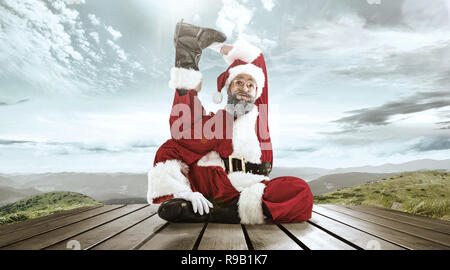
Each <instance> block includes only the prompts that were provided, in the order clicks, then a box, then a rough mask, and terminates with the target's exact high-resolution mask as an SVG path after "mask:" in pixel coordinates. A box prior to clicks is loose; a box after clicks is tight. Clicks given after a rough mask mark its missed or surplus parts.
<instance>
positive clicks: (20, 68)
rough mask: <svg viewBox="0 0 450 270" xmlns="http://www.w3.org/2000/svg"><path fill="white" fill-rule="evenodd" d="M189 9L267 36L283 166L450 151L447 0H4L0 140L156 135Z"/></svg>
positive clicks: (213, 73)
mask: <svg viewBox="0 0 450 270" xmlns="http://www.w3.org/2000/svg"><path fill="white" fill-rule="evenodd" d="M181 18H184V19H185V21H187V22H190V23H194V24H198V25H202V26H207V27H213V28H217V29H220V30H221V31H223V32H224V33H225V34H226V35H227V36H228V41H227V42H229V43H232V42H233V41H235V40H236V38H237V37H238V36H242V37H244V38H246V39H247V40H248V41H250V42H252V43H254V44H256V45H257V46H259V47H261V48H262V50H263V53H264V55H265V57H266V61H267V66H268V76H269V78H268V80H269V109H270V115H269V121H270V125H269V127H270V130H271V135H272V140H273V143H274V150H275V165H276V166H301V167H306V166H312V167H323V168H336V167H350V166H360V165H377V164H383V163H388V162H391V163H399V162H405V161H409V160H414V159H422V158H434V159H445V158H449V157H450V61H449V60H450V19H449V18H450V0H430V1H422V0H396V1H388V0H341V1H335V0H308V1H306V0H303V1H299V0H222V1H220V0H216V1H211V0H208V1H206V0H185V1H178V0H166V1H159V0H158V1H157V0H126V1H125V0H82V1H81V0H66V1H62V0H55V1H50V0H48V1H44V0H0V142H1V141H2V140H3V142H5V141H7V140H9V141H11V140H16V141H20V140H23V141H29V142H43V141H44V142H53V143H72V144H73V143H79V144H84V145H88V147H87V148H89V147H94V148H95V147H97V148H99V149H100V148H101V149H108V150H114V151H116V150H117V149H119V150H117V151H121V150H120V149H122V150H123V151H128V150H127V148H126V146H129V145H134V146H136V145H142V144H144V145H152V146H157V145H160V144H161V143H162V142H164V140H165V139H167V138H168V135H169V133H168V121H167V120H168V114H169V112H170V106H171V104H172V98H173V91H172V90H170V89H168V80H169V70H170V68H171V66H172V65H173V62H174V49H173V30H174V27H175V24H176V22H177V21H179V20H180V19H181ZM226 67H227V66H226V64H225V62H224V61H223V59H222V58H221V57H220V55H218V54H216V53H214V52H213V51H206V52H205V53H204V54H203V56H202V60H201V62H200V69H201V71H203V74H204V86H203V90H202V92H201V95H200V97H201V99H202V101H203V103H204V106H205V107H206V109H207V110H211V111H215V110H217V109H219V108H220V107H221V106H223V105H224V104H222V105H221V106H217V105H214V104H212V102H211V96H212V94H213V93H214V92H215V91H216V88H215V87H216V86H215V84H216V77H217V76H218V75H219V74H220V73H221V72H223V71H224V70H225V69H226ZM155 127H158V128H155ZM3 145H6V143H3ZM124 145H125V146H124ZM0 146H1V143H0ZM5 147H6V146H5ZM8 147H9V146H8ZM97 148H96V149H97ZM8 149H9V151H13V150H11V149H10V148H8ZM0 150H1V149H0ZM5 151H6V150H5ZM14 151H16V150H14ZM17 151H20V150H17ZM3 153H5V152H3ZM58 153H59V152H58ZM70 153H71V152H70V151H69V156H70ZM2 157H3V158H6V157H5V154H3V155H2V154H1V152H0V159H1V158H2ZM151 158H153V154H152V155H151ZM151 158H150V159H151ZM150 162H151V160H150V161H149V163H150ZM130 166H131V165H130ZM139 166H142V165H139ZM0 169H1V168H0Z"/></svg>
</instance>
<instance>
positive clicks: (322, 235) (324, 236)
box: [280, 222, 355, 250]
mask: <svg viewBox="0 0 450 270" xmlns="http://www.w3.org/2000/svg"><path fill="white" fill-rule="evenodd" d="M280 226H281V227H284V228H285V229H286V230H288V231H289V232H290V233H291V234H292V235H293V236H294V237H296V238H297V239H298V240H299V241H300V242H302V243H303V244H304V245H305V246H306V247H308V248H309V249H312V250H354V249H355V248H354V247H352V246H350V245H348V244H346V243H345V242H343V241H341V240H339V239H337V238H335V237H333V236H331V235H329V234H328V233H326V232H324V231H322V230H320V229H318V228H317V227H314V226H313V225H311V224H309V223H307V222H302V223H286V224H283V225H280Z"/></svg>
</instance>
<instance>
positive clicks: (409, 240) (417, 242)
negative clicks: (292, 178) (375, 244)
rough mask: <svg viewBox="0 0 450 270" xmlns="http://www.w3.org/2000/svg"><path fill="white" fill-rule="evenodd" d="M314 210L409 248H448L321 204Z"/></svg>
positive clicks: (314, 207) (315, 206)
mask: <svg viewBox="0 0 450 270" xmlns="http://www.w3.org/2000/svg"><path fill="white" fill-rule="evenodd" d="M313 212H315V213H317V214H321V215H323V216H326V217H329V218H332V219H335V220H338V221H339V222H341V223H344V224H346V225H349V226H351V227H353V228H355V229H358V230H361V231H363V232H367V233H369V234H373V235H375V236H377V237H379V238H381V239H384V240H386V241H389V242H391V243H394V244H396V245H399V246H403V247H405V248H408V249H419V250H420V249H425V250H427V249H446V247H445V246H444V245H441V244H439V243H435V242H432V241H429V240H426V239H423V238H420V237H416V236H414V235H411V234H407V233H404V232H400V231H396V230H393V229H391V228H389V227H386V226H381V225H378V224H375V223H372V222H368V221H365V220H362V219H359V218H356V217H353V216H350V215H346V214H343V213H340V212H337V211H334V210H330V209H328V208H325V207H323V206H320V205H314V206H313Z"/></svg>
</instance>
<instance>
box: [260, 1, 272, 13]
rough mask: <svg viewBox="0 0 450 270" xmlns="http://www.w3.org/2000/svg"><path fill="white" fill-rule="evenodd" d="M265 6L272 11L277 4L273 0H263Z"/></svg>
mask: <svg viewBox="0 0 450 270" xmlns="http://www.w3.org/2000/svg"><path fill="white" fill-rule="evenodd" d="M261 2H262V4H263V6H264V8H265V9H266V10H268V11H272V9H273V7H274V6H275V3H274V2H273V0H261Z"/></svg>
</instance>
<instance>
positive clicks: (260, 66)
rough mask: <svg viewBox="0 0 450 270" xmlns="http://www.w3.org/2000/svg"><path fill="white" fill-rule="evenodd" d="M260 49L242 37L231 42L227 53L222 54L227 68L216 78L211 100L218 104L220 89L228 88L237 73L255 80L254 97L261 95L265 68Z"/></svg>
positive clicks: (264, 81)
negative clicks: (215, 88)
mask: <svg viewBox="0 0 450 270" xmlns="http://www.w3.org/2000/svg"><path fill="white" fill-rule="evenodd" d="M260 57H262V54H261V50H260V49H259V48H258V47H256V46H254V45H252V44H250V43H248V42H247V41H245V40H244V39H239V40H237V41H236V42H235V43H234V44H233V48H232V49H231V50H230V52H229V53H228V54H227V55H224V59H225V62H226V63H227V64H228V65H229V67H228V69H227V70H226V71H225V72H224V73H222V74H221V75H220V76H219V77H218V78H217V92H216V93H215V94H214V96H213V101H214V103H216V104H219V103H221V102H222V100H223V94H222V89H224V88H225V91H227V90H228V87H229V86H230V83H231V81H232V80H233V79H234V78H235V77H236V76H237V75H239V74H248V75H250V76H252V77H253V78H254V79H255V81H256V86H257V90H256V99H258V98H260V97H261V96H262V93H263V90H264V86H265V83H266V76H267V73H266V70H265V64H264V59H262V61H261V60H259V61H257V60H258V59H259V58H260Z"/></svg>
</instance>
